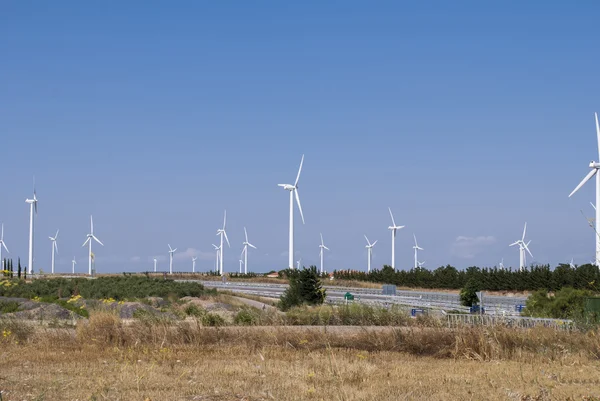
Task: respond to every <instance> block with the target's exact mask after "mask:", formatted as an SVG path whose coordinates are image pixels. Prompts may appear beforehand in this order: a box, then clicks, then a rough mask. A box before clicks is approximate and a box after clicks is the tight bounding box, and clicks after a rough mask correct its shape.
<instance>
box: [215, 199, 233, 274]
mask: <svg viewBox="0 0 600 401" xmlns="http://www.w3.org/2000/svg"><path fill="white" fill-rule="evenodd" d="M226 223H227V210H225V214H224V216H223V228H221V229H218V230H217V235H219V236H220V237H221V246H219V249H220V253H221V256H220V258H219V273H220V274H221V276H222V275H223V237H225V240H226V241H227V246H228V247H230V248H231V245H230V244H229V238H227V232H226V231H225V224H226Z"/></svg>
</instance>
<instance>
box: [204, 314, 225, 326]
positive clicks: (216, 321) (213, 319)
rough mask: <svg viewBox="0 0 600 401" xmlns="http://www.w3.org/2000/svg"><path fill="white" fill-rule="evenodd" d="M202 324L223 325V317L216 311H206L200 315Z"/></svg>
mask: <svg viewBox="0 0 600 401" xmlns="http://www.w3.org/2000/svg"><path fill="white" fill-rule="evenodd" d="M202 325H204V326H211V327H218V326H225V319H223V318H222V317H221V316H219V315H217V314H216V313H206V314H205V315H203V316H202Z"/></svg>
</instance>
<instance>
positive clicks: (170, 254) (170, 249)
mask: <svg viewBox="0 0 600 401" xmlns="http://www.w3.org/2000/svg"><path fill="white" fill-rule="evenodd" d="M167 245H169V274H173V254H175V252H176V251H177V248H175V249H173V248H171V244H167Z"/></svg>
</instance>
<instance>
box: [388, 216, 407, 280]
mask: <svg viewBox="0 0 600 401" xmlns="http://www.w3.org/2000/svg"><path fill="white" fill-rule="evenodd" d="M388 210H389V211H390V217H391V218H392V225H391V226H389V227H388V230H390V231H391V232H392V269H394V270H396V230H400V229H402V228H404V226H397V225H396V222H395V221H394V215H393V214H392V209H391V208H389V207H388Z"/></svg>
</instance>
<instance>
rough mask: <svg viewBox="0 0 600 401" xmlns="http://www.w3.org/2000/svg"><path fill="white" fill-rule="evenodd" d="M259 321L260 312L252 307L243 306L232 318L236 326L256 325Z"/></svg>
mask: <svg viewBox="0 0 600 401" xmlns="http://www.w3.org/2000/svg"><path fill="white" fill-rule="evenodd" d="M260 321H261V313H260V312H259V311H258V310H257V309H254V308H243V309H242V310H240V311H239V312H238V313H237V314H236V315H235V317H234V318H233V323H234V324H236V325H238V326H257V325H258V324H259V323H260Z"/></svg>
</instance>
